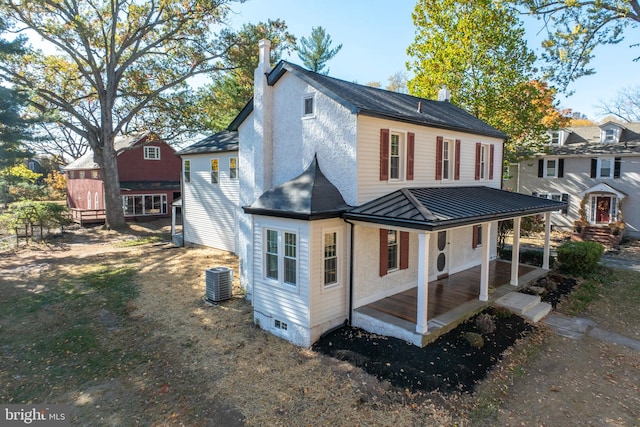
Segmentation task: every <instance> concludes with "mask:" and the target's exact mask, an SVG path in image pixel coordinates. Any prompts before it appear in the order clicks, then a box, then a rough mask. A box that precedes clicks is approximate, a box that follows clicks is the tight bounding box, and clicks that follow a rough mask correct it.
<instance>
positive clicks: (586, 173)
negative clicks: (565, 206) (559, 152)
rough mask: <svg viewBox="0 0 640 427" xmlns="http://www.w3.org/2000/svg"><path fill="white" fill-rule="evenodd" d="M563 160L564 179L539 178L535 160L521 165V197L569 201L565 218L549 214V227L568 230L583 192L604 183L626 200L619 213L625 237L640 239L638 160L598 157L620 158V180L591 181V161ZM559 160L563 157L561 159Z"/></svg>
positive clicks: (584, 158)
mask: <svg viewBox="0 0 640 427" xmlns="http://www.w3.org/2000/svg"><path fill="white" fill-rule="evenodd" d="M554 157H555V156H554ZM592 157H593V158H596V157H597V156H585V157H564V177H563V178H538V159H531V160H525V161H523V162H521V163H520V176H519V179H518V181H519V183H520V186H519V190H518V191H519V192H520V193H524V194H532V193H533V192H536V193H561V194H562V193H566V194H569V195H570V198H569V212H568V215H564V214H562V213H553V214H551V223H552V224H553V225H555V226H560V227H566V228H571V227H572V226H573V221H575V220H577V219H578V218H579V214H578V209H580V202H581V201H582V198H583V194H582V193H583V192H584V191H585V190H588V189H589V188H591V187H594V186H596V185H597V184H599V183H605V184H608V185H609V186H611V187H612V188H615V189H616V190H618V191H620V192H622V193H625V194H626V195H627V196H626V197H625V199H624V201H623V202H622V207H621V211H622V213H623V216H624V221H625V223H626V225H627V228H626V233H627V234H628V235H630V236H633V237H640V196H639V195H638V183H640V157H639V156H622V155H615V154H612V155H610V156H600V157H620V158H621V165H620V178H606V179H605V178H591V177H590V176H591V158H592ZM560 158H562V157H560Z"/></svg>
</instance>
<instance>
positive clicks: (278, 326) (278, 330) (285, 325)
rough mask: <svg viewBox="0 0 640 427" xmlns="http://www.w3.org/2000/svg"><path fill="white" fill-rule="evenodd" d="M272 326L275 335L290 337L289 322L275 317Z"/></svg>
mask: <svg viewBox="0 0 640 427" xmlns="http://www.w3.org/2000/svg"><path fill="white" fill-rule="evenodd" d="M271 326H272V330H273V331H274V333H275V334H277V335H280V336H284V337H287V336H289V322H285V321H284V320H282V319H281V318H276V317H274V318H273V323H272V324H271Z"/></svg>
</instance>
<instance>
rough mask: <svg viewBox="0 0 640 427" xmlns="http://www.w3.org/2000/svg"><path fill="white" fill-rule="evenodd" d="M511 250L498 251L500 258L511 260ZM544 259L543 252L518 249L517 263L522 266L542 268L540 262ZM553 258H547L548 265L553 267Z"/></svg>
mask: <svg viewBox="0 0 640 427" xmlns="http://www.w3.org/2000/svg"><path fill="white" fill-rule="evenodd" d="M511 254H512V250H511V248H505V249H502V250H500V258H501V259H506V260H511ZM543 259H544V252H543V251H542V250H537V249H520V257H519V261H520V262H521V263H522V264H528V265H535V266H537V267H542V260H543ZM554 260H555V258H554V257H553V256H549V265H553V263H554Z"/></svg>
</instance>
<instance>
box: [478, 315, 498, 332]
mask: <svg viewBox="0 0 640 427" xmlns="http://www.w3.org/2000/svg"><path fill="white" fill-rule="evenodd" d="M476 327H477V328H478V329H479V330H480V332H482V333H483V334H492V333H494V332H495V331H496V322H495V320H494V319H493V316H492V315H490V314H488V313H481V314H479V315H478V317H476Z"/></svg>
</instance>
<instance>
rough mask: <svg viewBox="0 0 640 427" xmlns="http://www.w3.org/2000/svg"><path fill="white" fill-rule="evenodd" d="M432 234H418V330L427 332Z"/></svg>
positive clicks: (423, 332)
mask: <svg viewBox="0 0 640 427" xmlns="http://www.w3.org/2000/svg"><path fill="white" fill-rule="evenodd" d="M430 237H431V234H428V233H420V234H418V311H417V315H416V332H417V333H419V334H423V335H424V334H426V333H427V320H428V319H427V307H428V306H429V238H430Z"/></svg>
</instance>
